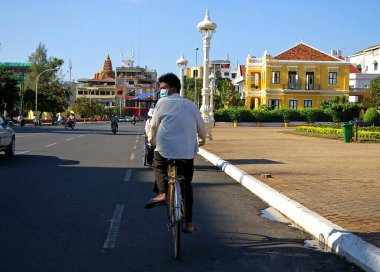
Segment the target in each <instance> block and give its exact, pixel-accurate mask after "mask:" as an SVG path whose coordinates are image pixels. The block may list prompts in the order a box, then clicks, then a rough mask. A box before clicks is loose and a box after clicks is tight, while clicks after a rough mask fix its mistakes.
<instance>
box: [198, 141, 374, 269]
mask: <svg viewBox="0 0 380 272" xmlns="http://www.w3.org/2000/svg"><path fill="white" fill-rule="evenodd" d="M198 154H199V155H201V156H202V157H204V158H205V159H206V160H208V161H210V162H211V163H212V164H214V165H215V166H217V167H219V168H220V169H222V170H223V171H224V172H225V173H226V174H228V175H229V176H230V177H232V178H233V179H234V180H236V181H237V182H239V183H240V184H242V185H243V186H244V187H246V188H247V189H248V190H250V191H251V192H252V193H254V194H255V195H257V196H258V197H260V198H261V199H262V200H264V201H265V202H267V203H268V204H269V205H270V206H271V207H273V208H275V209H276V210H278V211H279V212H281V213H282V214H284V215H285V216H286V217H288V218H289V219H290V220H292V221H293V222H295V223H296V224H297V225H299V226H300V227H302V228H303V229H304V230H306V231H307V232H309V233H310V234H311V235H313V236H314V237H315V238H317V239H318V240H319V241H321V242H323V243H325V245H327V246H328V247H329V248H331V249H332V251H333V252H335V253H337V254H339V255H341V256H343V257H345V258H346V259H347V260H349V261H350V262H353V263H355V264H356V265H358V266H360V267H361V268H362V269H364V270H366V271H369V272H380V249H379V248H378V247H375V246H374V245H372V244H370V243H367V242H365V241H364V240H362V239H361V238H359V237H358V236H356V235H354V234H352V233H350V232H349V231H347V230H345V229H344V228H342V227H340V226H338V225H336V224H334V223H332V222H331V221H329V220H327V219H325V218H323V217H322V216H320V215H319V214H317V213H315V212H313V211H311V210H309V209H307V208H306V207H304V206H302V205H301V204H300V203H298V202H296V201H294V200H291V199H290V198H288V197H287V196H285V195H283V194H281V193H279V192H277V191H276V190H274V189H273V188H271V187H269V186H268V185H266V184H264V183H262V182H261V181H259V180H258V179H256V178H254V177H252V176H250V175H249V174H248V173H246V172H244V171H243V170H240V169H239V168H237V167H235V166H233V165H232V164H231V163H229V162H227V161H225V160H222V159H221V158H219V157H217V156H215V155H214V154H212V153H210V152H208V151H206V150H204V149H203V148H199V151H198Z"/></svg>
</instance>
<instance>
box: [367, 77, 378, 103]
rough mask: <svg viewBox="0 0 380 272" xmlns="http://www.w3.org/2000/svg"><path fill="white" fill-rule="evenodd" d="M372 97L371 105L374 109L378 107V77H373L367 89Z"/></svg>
mask: <svg viewBox="0 0 380 272" xmlns="http://www.w3.org/2000/svg"><path fill="white" fill-rule="evenodd" d="M369 89H370V91H371V95H372V105H373V106H374V107H379V106H380V77H375V78H374V79H372V80H371V85H370V87H369Z"/></svg>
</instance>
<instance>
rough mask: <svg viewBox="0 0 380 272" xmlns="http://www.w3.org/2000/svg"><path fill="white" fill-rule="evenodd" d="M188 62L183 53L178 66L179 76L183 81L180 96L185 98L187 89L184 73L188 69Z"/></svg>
mask: <svg viewBox="0 0 380 272" xmlns="http://www.w3.org/2000/svg"><path fill="white" fill-rule="evenodd" d="M187 63H188V61H187V60H186V59H185V58H184V57H183V53H182V54H181V57H180V58H179V59H178V60H177V66H178V68H179V74H180V80H181V91H180V93H179V94H180V95H181V96H182V97H185V89H184V85H183V77H184V72H185V69H186V66H187Z"/></svg>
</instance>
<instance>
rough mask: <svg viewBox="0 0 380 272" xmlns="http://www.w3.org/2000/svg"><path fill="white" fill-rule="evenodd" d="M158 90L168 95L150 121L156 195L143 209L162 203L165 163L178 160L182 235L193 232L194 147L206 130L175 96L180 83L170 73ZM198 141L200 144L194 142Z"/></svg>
mask: <svg viewBox="0 0 380 272" xmlns="http://www.w3.org/2000/svg"><path fill="white" fill-rule="evenodd" d="M158 80H159V82H160V89H161V90H164V91H166V90H167V93H168V96H167V97H163V98H161V99H159V101H158V102H157V104H156V108H155V110H154V114H153V117H152V121H151V131H150V132H151V133H150V135H149V138H148V142H149V145H150V146H156V149H155V151H154V159H153V165H152V166H153V169H154V176H155V182H156V189H157V192H158V195H157V196H156V197H155V198H152V199H151V200H150V201H149V202H148V203H147V204H146V206H145V208H148V209H149V208H153V207H155V206H157V205H161V204H164V203H165V198H166V190H167V180H166V177H167V170H168V159H179V160H181V161H184V162H185V163H183V164H181V165H179V166H178V175H182V176H183V177H184V178H185V203H186V214H185V219H186V226H185V231H186V232H190V233H191V232H193V230H194V224H193V223H192V207H193V188H192V185H191V181H192V179H193V173H194V158H195V156H196V154H197V152H198V145H203V144H204V143H205V141H206V128H205V124H204V121H203V119H202V116H201V113H200V111H199V109H198V108H197V107H196V106H195V105H194V104H193V102H191V101H190V100H188V99H186V98H184V97H181V96H180V95H179V92H180V89H181V83H180V80H179V78H178V77H177V76H176V75H175V74H172V73H168V74H164V75H162V76H161V77H160V78H159V79H158ZM198 137H199V138H200V141H199V142H198Z"/></svg>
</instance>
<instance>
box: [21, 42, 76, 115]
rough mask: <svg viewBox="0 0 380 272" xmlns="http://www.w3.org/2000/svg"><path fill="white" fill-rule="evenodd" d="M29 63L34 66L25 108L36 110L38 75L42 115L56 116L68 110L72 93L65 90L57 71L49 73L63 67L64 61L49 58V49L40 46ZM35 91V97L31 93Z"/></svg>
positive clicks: (27, 86)
mask: <svg viewBox="0 0 380 272" xmlns="http://www.w3.org/2000/svg"><path fill="white" fill-rule="evenodd" d="M29 62H30V63H31V64H32V66H31V70H32V71H31V73H30V74H29V76H28V79H27V80H26V83H25V85H26V88H27V90H26V92H25V95H24V101H25V108H26V109H29V110H33V109H34V108H35V91H36V81H37V77H38V75H40V77H39V78H38V94H37V95H38V102H37V103H38V110H40V112H41V113H40V115H42V112H49V113H50V114H51V115H52V116H55V115H56V114H57V113H58V112H63V111H65V110H66V109H67V106H68V100H69V97H70V95H71V92H70V90H69V89H68V88H65V86H64V84H63V80H62V75H59V74H58V72H57V70H52V71H47V72H44V73H43V74H41V73H42V72H43V71H45V70H47V69H54V68H56V67H61V66H62V64H63V60H62V59H58V58H55V57H49V58H48V56H47V49H46V48H45V46H44V45H43V44H41V43H40V44H39V45H38V47H37V49H36V51H35V52H34V53H32V54H31V55H30V56H29ZM32 90H33V91H34V95H33V94H32V93H31V91H32Z"/></svg>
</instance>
